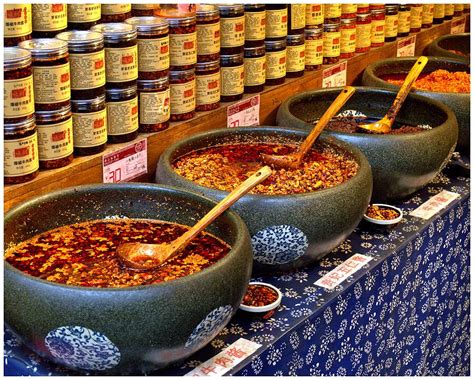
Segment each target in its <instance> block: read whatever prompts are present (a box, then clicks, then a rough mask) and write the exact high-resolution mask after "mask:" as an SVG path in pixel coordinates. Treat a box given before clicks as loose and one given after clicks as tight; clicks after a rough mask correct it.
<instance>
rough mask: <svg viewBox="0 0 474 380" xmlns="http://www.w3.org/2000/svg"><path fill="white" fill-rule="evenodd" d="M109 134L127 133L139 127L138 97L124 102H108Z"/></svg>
mask: <svg viewBox="0 0 474 380" xmlns="http://www.w3.org/2000/svg"><path fill="white" fill-rule="evenodd" d="M106 106H107V134H108V135H111V136H119V135H126V134H127V133H132V132H135V131H136V130H137V129H138V97H134V98H133V99H130V100H124V101H123V102H107V104H106Z"/></svg>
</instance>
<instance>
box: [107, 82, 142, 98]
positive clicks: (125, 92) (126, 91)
mask: <svg viewBox="0 0 474 380" xmlns="http://www.w3.org/2000/svg"><path fill="white" fill-rule="evenodd" d="M136 93H137V86H136V85H131V86H128V87H124V88H106V89H105V94H106V97H107V99H108V98H111V99H112V100H118V99H120V98H122V97H130V96H133V95H136Z"/></svg>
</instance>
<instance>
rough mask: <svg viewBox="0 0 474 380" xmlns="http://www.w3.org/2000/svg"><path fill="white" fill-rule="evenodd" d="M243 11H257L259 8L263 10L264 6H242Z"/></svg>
mask: <svg viewBox="0 0 474 380" xmlns="http://www.w3.org/2000/svg"><path fill="white" fill-rule="evenodd" d="M244 8H245V11H246V12H247V11H250V12H252V11H254V10H255V11H258V10H259V9H260V8H263V10H265V4H245V5H244Z"/></svg>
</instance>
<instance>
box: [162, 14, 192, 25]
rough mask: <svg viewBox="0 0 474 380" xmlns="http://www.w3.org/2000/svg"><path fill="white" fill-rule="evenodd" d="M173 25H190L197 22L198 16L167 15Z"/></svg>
mask: <svg viewBox="0 0 474 380" xmlns="http://www.w3.org/2000/svg"><path fill="white" fill-rule="evenodd" d="M166 20H168V23H169V25H170V26H171V27H178V26H189V25H193V24H195V23H196V16H186V17H166Z"/></svg>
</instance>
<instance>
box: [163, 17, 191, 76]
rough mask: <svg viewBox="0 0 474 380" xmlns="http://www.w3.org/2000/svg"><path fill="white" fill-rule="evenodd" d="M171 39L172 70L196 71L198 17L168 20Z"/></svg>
mask: <svg viewBox="0 0 474 380" xmlns="http://www.w3.org/2000/svg"><path fill="white" fill-rule="evenodd" d="M167 20H168V23H169V38H170V70H172V71H174V70H189V69H194V65H195V64H196V62H197V33H196V17H195V16H187V17H176V18H171V17H170V18H167Z"/></svg>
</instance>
